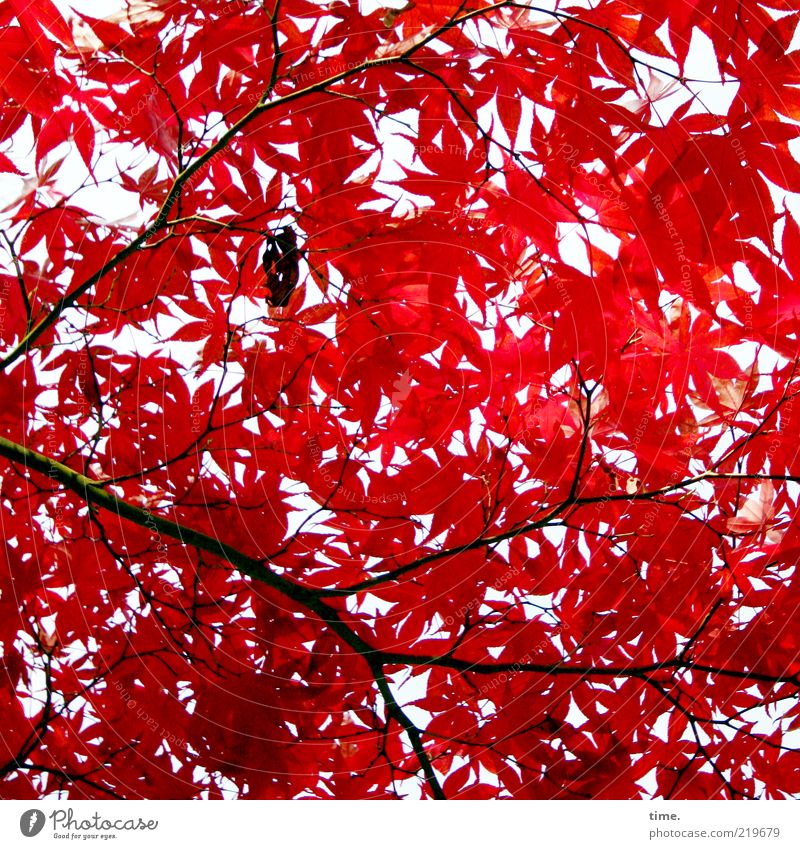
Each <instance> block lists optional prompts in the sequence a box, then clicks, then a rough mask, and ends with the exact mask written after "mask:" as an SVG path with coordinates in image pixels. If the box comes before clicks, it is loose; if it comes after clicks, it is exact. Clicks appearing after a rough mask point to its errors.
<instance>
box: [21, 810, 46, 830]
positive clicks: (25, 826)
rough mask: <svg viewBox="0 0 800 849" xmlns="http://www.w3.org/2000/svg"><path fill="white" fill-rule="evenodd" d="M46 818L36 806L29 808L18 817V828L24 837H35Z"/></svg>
mask: <svg viewBox="0 0 800 849" xmlns="http://www.w3.org/2000/svg"><path fill="white" fill-rule="evenodd" d="M46 819H47V818H46V817H45V815H44V813H43V812H42V811H40V810H37V809H36V808H31V809H30V810H29V811H25V813H24V814H23V815H22V816H21V817H20V818H19V830H20V831H21V832H22V833H23V834H24V835H25V837H36V835H37V834H38V833H39V832H40V831H41V830H42V829H43V828H44V823H45V820H46Z"/></svg>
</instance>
